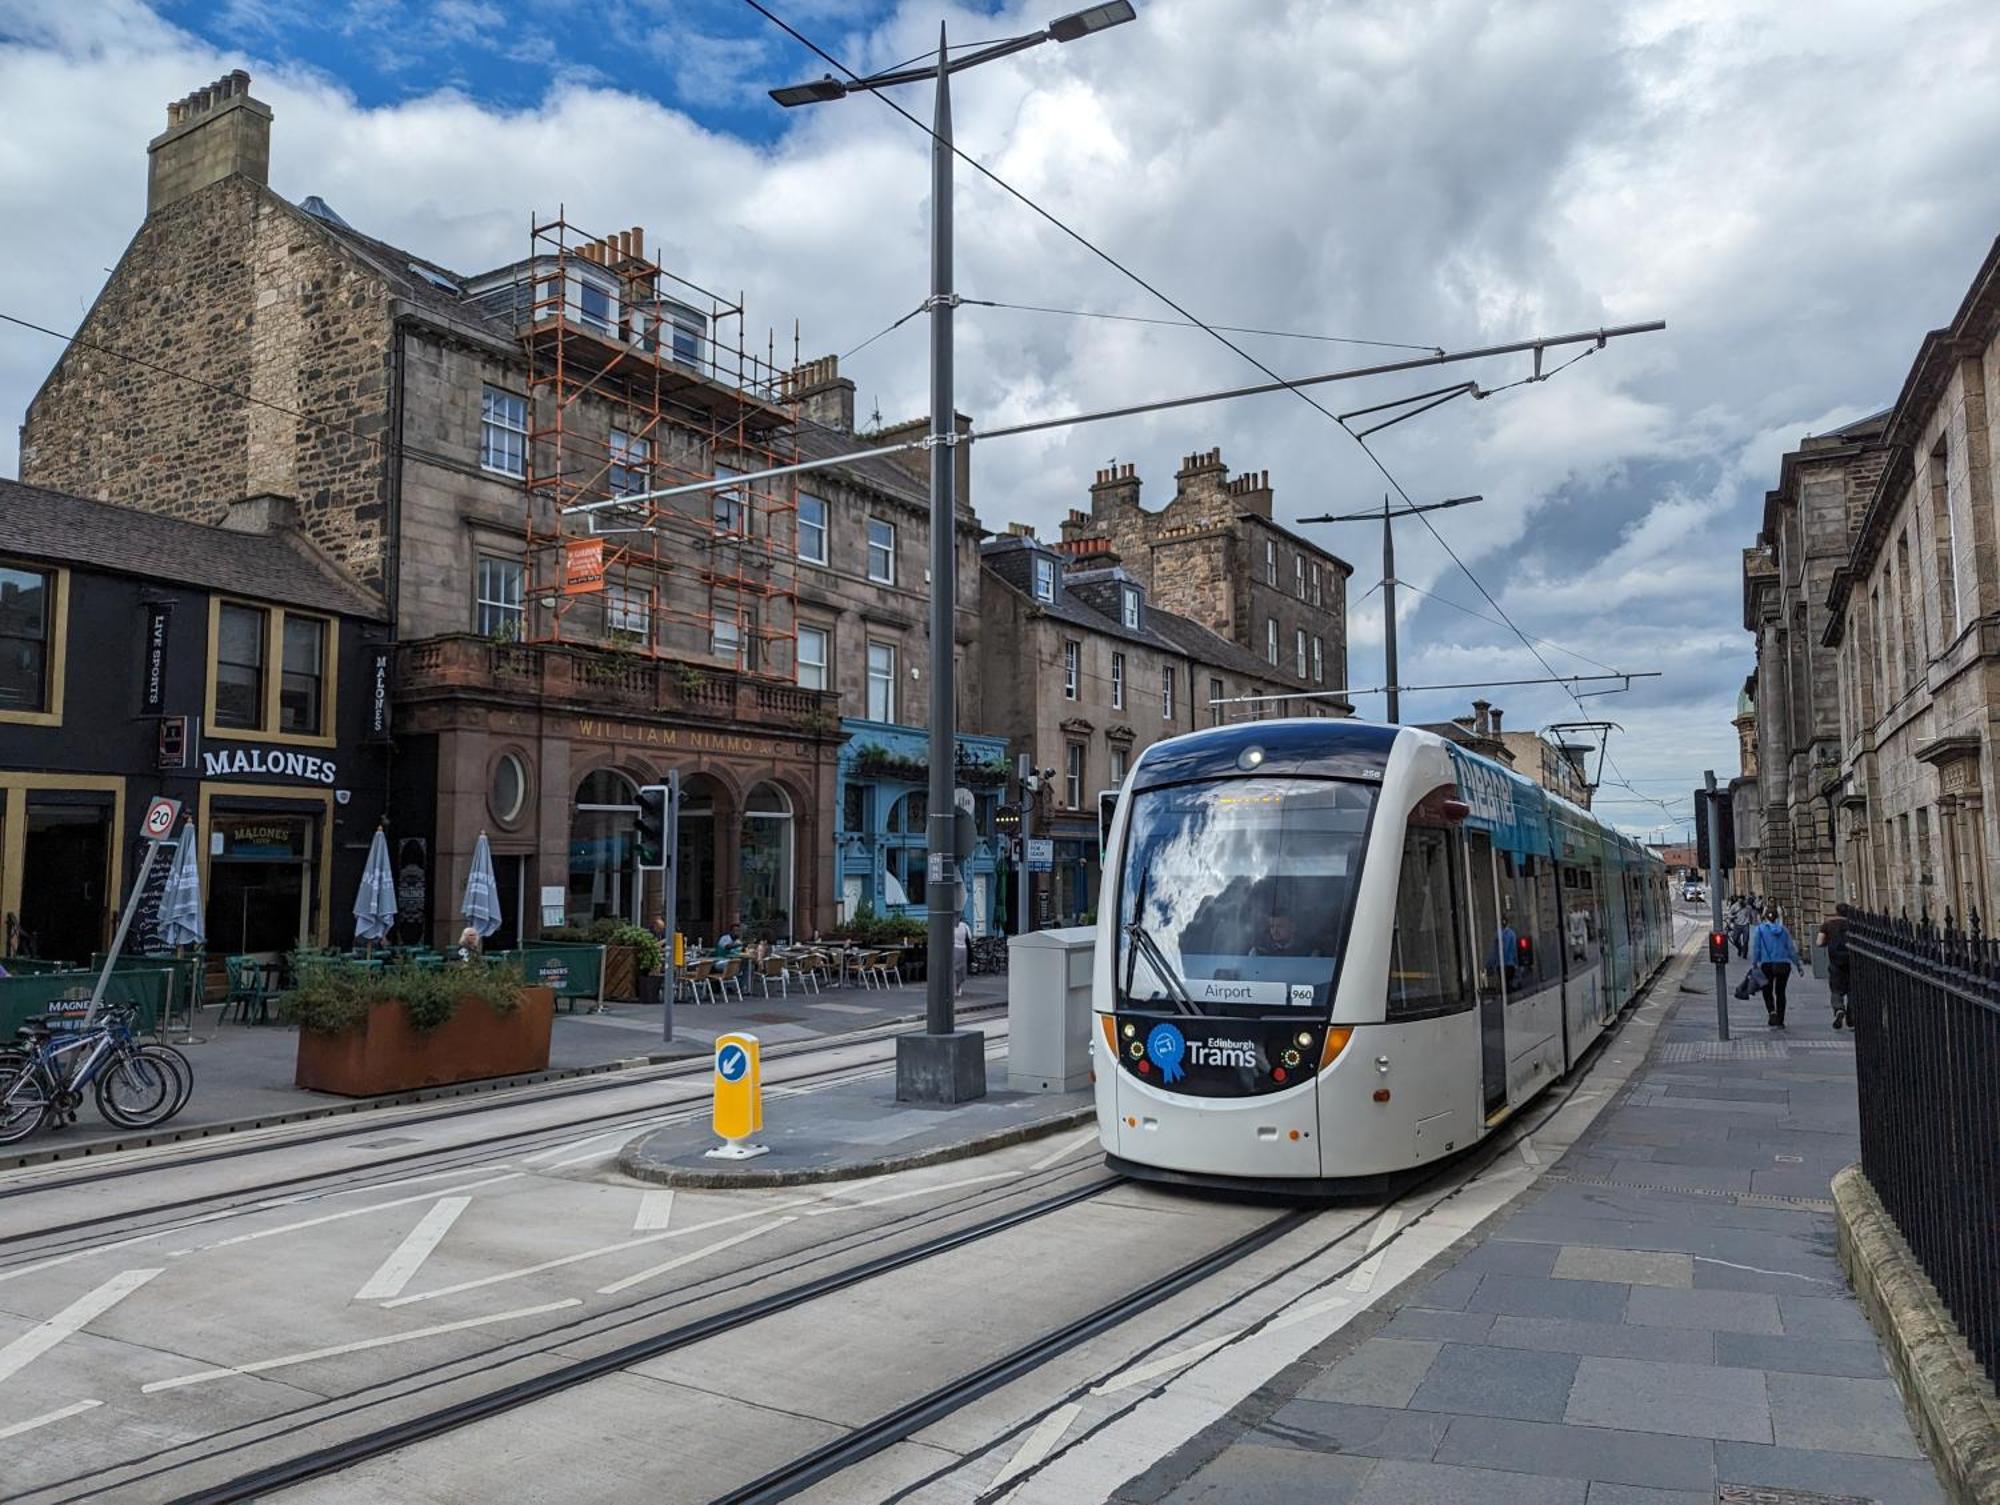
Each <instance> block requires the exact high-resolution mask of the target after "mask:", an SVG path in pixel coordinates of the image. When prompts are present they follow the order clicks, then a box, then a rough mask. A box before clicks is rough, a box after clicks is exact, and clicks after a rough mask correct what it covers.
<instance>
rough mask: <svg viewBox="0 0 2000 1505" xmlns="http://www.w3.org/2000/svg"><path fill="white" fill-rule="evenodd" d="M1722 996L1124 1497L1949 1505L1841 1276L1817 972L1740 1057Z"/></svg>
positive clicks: (1840, 1142) (1699, 973)
mask: <svg viewBox="0 0 2000 1505" xmlns="http://www.w3.org/2000/svg"><path fill="white" fill-rule="evenodd" d="M1737 973H1738V964H1732V966H1731V969H1730V974H1731V983H1732V985H1733V984H1734V981H1735V978H1736V976H1737ZM1711 976H1712V974H1711V972H1710V970H1709V968H1708V966H1707V965H1706V963H1704V962H1698V963H1697V964H1696V965H1694V966H1693V967H1692V968H1691V969H1690V970H1689V976H1688V982H1687V984H1686V985H1685V986H1684V987H1683V989H1682V991H1681V992H1680V993H1679V994H1678V995H1677V997H1678V1006H1677V1007H1676V1009H1675V1010H1674V1012H1673V1014H1672V1016H1671V1017H1670V1018H1669V1020H1668V1021H1667V1023H1666V1025H1665V1027H1664V1028H1662V1030H1661V1031H1660V1033H1659V1035H1658V1037H1657V1039H1656V1041H1655V1045H1654V1049H1653V1053H1652V1056H1651V1058H1650V1059H1649V1060H1648V1062H1647V1063H1646V1065H1645V1067H1644V1068H1643V1069H1642V1070H1641V1071H1640V1072H1639V1073H1637V1074H1636V1075H1635V1076H1634V1077H1633V1078H1632V1080H1631V1082H1630V1083H1629V1084H1628V1085H1627V1087H1626V1089H1625V1090H1624V1091H1623V1092H1622V1093H1621V1094H1620V1096H1619V1098H1618V1100H1617V1101H1615V1102H1614V1103H1613V1104H1612V1105H1611V1106H1610V1107H1609V1108H1608V1109H1607V1110H1606V1111H1605V1112H1604V1114H1603V1115H1602V1116H1600V1117H1599V1119H1598V1120H1597V1122H1596V1123H1595V1124H1594V1125H1593V1126H1592V1127H1591V1129H1590V1131H1589V1132H1588V1133H1587V1134H1586V1135H1585V1137H1584V1138H1583V1139H1582V1140H1580V1141H1579V1142H1578V1143H1577V1144H1576V1145H1575V1146H1574V1147H1573V1148H1572V1150H1571V1151H1570V1152H1569V1153H1568V1154H1567V1155H1565V1156H1564V1157H1563V1158H1562V1159H1561V1160H1560V1161H1559V1162H1557V1163H1556V1164H1555V1165H1554V1166H1552V1167H1550V1168H1549V1169H1548V1170H1547V1171H1546V1172H1544V1174H1543V1175H1542V1177H1541V1179H1540V1180H1539V1181H1538V1182H1537V1183H1536V1185H1535V1186H1534V1187H1533V1188H1532V1189H1531V1190H1530V1191H1529V1192H1527V1193H1526V1194H1524V1195H1523V1196H1522V1197H1521V1198H1520V1199H1519V1200H1518V1201H1516V1202H1515V1203H1514V1204H1513V1206H1512V1207H1511V1208H1510V1209H1509V1210H1508V1211H1506V1212H1504V1213H1502V1214H1501V1215H1500V1216H1499V1217H1497V1218H1495V1219H1494V1220H1493V1221H1492V1222H1491V1223H1489V1224H1488V1225H1486V1226H1485V1227H1483V1228H1482V1229H1481V1230H1479V1232H1478V1233H1477V1234H1476V1235H1475V1236H1474V1237H1472V1238H1471V1239H1468V1240H1467V1241H1465V1242H1464V1243H1462V1244H1461V1245H1459V1246H1457V1247H1456V1248H1455V1249H1454V1250H1452V1251H1451V1252H1449V1253H1447V1254H1446V1255H1445V1256H1443V1257H1441V1258H1440V1260H1438V1261H1437V1262H1435V1263H1434V1264H1433V1265H1432V1266H1431V1267H1430V1268H1428V1269H1426V1270H1425V1271H1424V1272H1422V1273H1421V1274H1420V1275H1419V1276H1417V1277H1416V1278H1415V1279H1413V1280H1412V1281H1410V1282H1408V1283H1407V1284H1406V1285H1404V1286H1402V1287H1400V1288H1398V1289H1397V1290H1395V1291H1393V1292H1391V1293H1390V1294H1389V1295H1388V1297H1386V1298H1385V1299H1384V1301H1383V1302H1381V1303H1379V1304H1378V1305H1377V1307H1376V1308H1375V1309H1374V1310H1371V1311H1370V1312H1368V1313H1366V1314H1364V1315H1363V1316H1362V1317H1360V1318H1357V1319H1356V1321H1355V1322H1354V1323H1352V1324H1351V1325H1350V1326H1349V1327H1347V1328H1346V1329H1344V1330H1343V1331H1342V1332H1341V1333H1340V1334H1339V1335H1338V1336H1336V1337H1334V1338H1333V1339H1330V1340H1329V1341H1328V1342H1327V1343H1326V1344H1324V1345H1322V1347H1321V1348H1320V1349H1318V1350H1315V1351H1314V1352H1313V1353H1311V1354H1308V1355H1307V1356H1306V1357H1305V1358H1304V1359H1302V1360H1301V1361H1300V1362H1298V1363H1296V1364H1293V1365H1291V1366H1290V1367H1288V1368H1287V1369H1286V1370H1285V1371H1284V1372H1283V1373H1281V1374H1280V1375H1278V1376H1277V1377H1276V1378H1275V1379H1274V1380H1273V1382H1272V1384H1271V1385H1269V1386H1267V1387H1266V1388H1265V1389H1264V1390H1263V1391H1261V1392H1260V1393H1259V1394H1258V1395H1256V1396H1254V1397H1252V1398H1251V1399H1250V1400H1248V1401H1246V1402H1245V1403H1244V1404H1243V1405H1241V1406H1239V1407H1238V1408H1237V1409H1236V1410H1235V1411H1234V1412H1233V1413H1232V1414H1231V1415H1230V1416H1229V1417H1227V1418H1225V1419H1224V1420H1223V1421H1221V1422H1219V1423H1217V1424H1216V1425H1215V1426H1213V1427H1211V1428H1209V1429H1208V1430H1207V1431H1206V1432H1205V1433H1203V1434H1202V1435H1201V1436H1200V1437H1198V1438H1196V1439H1194V1440H1193V1441H1192V1442H1190V1443H1189V1444H1188V1445H1187V1446H1186V1447H1184V1448H1183V1449H1181V1451H1180V1452H1179V1453H1178V1454H1176V1455H1175V1456H1173V1457H1171V1458H1169V1459H1167V1460H1165V1461H1163V1462H1162V1463H1161V1464H1159V1465H1158V1466H1156V1467H1155V1468H1153V1469H1152V1470H1150V1471H1148V1472H1147V1473H1146V1474H1144V1475H1142V1476H1140V1477H1139V1478H1138V1479H1135V1480H1133V1481H1130V1482H1129V1483H1128V1484H1127V1485H1125V1486H1124V1487H1123V1488H1122V1489H1121V1490H1120V1491H1119V1492H1118V1493H1117V1494H1116V1495H1115V1496H1114V1498H1115V1499H1116V1500H1117V1501H1119V1502H1121V1505H1152V1502H1157V1501H1162V1500H1164V1501H1169V1502H1172V1505H1194V1502H1197V1501H1201V1502H1216V1505H1220V1502H1224V1501H1227V1502H1230V1505H1266V1502H1269V1505H1277V1502H1287V1505H1289V1502H1301V1505H1303V1502H1306V1501H1311V1502H1313V1505H1350V1502H1351V1505H1390V1502H1394V1505H1429V1502H1438V1505H1443V1502H1478V1505H1494V1502H1505V1501H1514V1500H1520V1501H1524V1502H1527V1501H1532V1502H1535V1505H1556V1502H1572V1505H1715V1502H1716V1501H1717V1500H1718V1499H1730V1500H1760V1501H1761V1500H1781V1501H1785V1502H1788V1505H1809V1502H1829V1501H1838V1502H1841V1505H1850V1502H1854V1501H1875V1502H1879V1505H1926V1502H1935V1501H1942V1500H1943V1499H1944V1495H1943V1493H1942V1491H1941V1490H1940V1488H1939V1485H1938V1482H1937V1477H1936V1474H1935V1473H1934V1471H1933V1469H1932V1467H1931V1464H1930V1462H1929V1460H1928V1459H1927V1458H1926V1457H1925V1455H1924V1453H1923V1450H1922V1448H1921V1447H1920V1445H1919V1444H1918V1442H1917V1439H1916V1436H1915V1434H1914V1433H1913V1432H1912V1430H1911V1428H1910V1424H1909V1421H1908V1418H1907V1417H1906V1416H1905V1414H1904V1410H1903V1404H1902V1398H1901V1395H1900V1393H1899V1392H1898V1390H1897V1388H1896V1384H1895V1382H1894V1380H1893V1379H1892V1378H1891V1377H1890V1375H1889V1372H1888V1369H1887V1366H1886V1364H1885V1362H1884V1360H1883V1357H1882V1354H1881V1352H1880V1350H1879V1348H1878V1347H1877V1344H1876V1342H1875V1338H1874V1335H1873V1333H1872V1331H1871V1330H1870V1328H1869V1326H1868V1323H1867V1320H1866V1318H1865V1317H1864V1316H1863V1315H1862V1312H1861V1308H1860V1306H1859V1304H1858V1303H1857V1302H1856V1301H1855V1300H1854V1297H1853V1295H1852V1293H1851V1292H1850V1291H1849V1290H1848V1288H1847V1285H1846V1283H1845V1281H1844V1280H1843V1278H1842V1276H1841V1273H1840V1269H1839V1267H1838V1265H1837V1264H1836V1263H1835V1257H1834V1223H1833V1204H1832V1201H1831V1193H1830V1189H1829V1182H1830V1181H1831V1179H1832V1177H1833V1174H1834V1172H1836V1171H1837V1170H1839V1169H1840V1168H1841V1167H1842V1166H1844V1165H1847V1164H1849V1163H1850V1162H1852V1161H1854V1160H1856V1159H1858V1158H1859V1154H1860V1150H1859V1143H1858V1139H1857V1133H1858V1130H1857V1118H1856V1108H1855V1096H1854V1092H1855V1088H1854V1050H1853V1036H1852V1035H1851V1034H1849V1033H1848V1032H1846V1031H1844V1030H1843V1031H1836V1030H1834V1029H1832V1028H1831V1009H1830V1007H1829V1003H1828V995H1827V990H1826V986H1825V984H1824V983H1822V982H1819V981H1816V980H1814V979H1812V978H1810V977H1805V978H1800V979H1798V980H1796V981H1795V982H1794V984H1793V986H1792V989H1791V1001H1790V1008H1789V1010H1788V1013H1787V1018H1786V1023H1787V1026H1788V1028H1786V1029H1784V1030H1775V1029H1770V1028H1768V1027H1767V1026H1766V1022H1765V1017H1764V1010H1763V1007H1762V1005H1761V1004H1760V1003H1759V1002H1758V1001H1757V1000H1756V999H1754V998H1753V999H1751V1000H1750V1001H1749V1002H1748V1003H1735V1002H1733V1001H1732V1003H1731V1035H1732V1039H1731V1041H1730V1042H1729V1043H1728V1044H1726V1045H1725V1044H1723V1043H1721V1042H1719V1041H1717V1040H1716V1038H1715V1032H1716V1031H1715V1005H1714V1001H1713V994H1712V993H1711V992H1710V991H1709V990H1708V982H1709V979H1710V977H1711ZM1692 989H1699V990H1700V991H1690V990H1692Z"/></svg>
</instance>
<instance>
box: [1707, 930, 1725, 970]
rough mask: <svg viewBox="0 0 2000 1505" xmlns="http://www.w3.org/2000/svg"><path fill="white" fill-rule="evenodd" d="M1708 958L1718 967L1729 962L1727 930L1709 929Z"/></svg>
mask: <svg viewBox="0 0 2000 1505" xmlns="http://www.w3.org/2000/svg"><path fill="white" fill-rule="evenodd" d="M1708 959H1709V960H1710V961H1712V962H1714V963H1715V964H1716V966H1718V967H1723V966H1727V965H1728V964H1729V936H1728V934H1727V932H1725V931H1721V930H1711V931H1709V933H1708Z"/></svg>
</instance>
